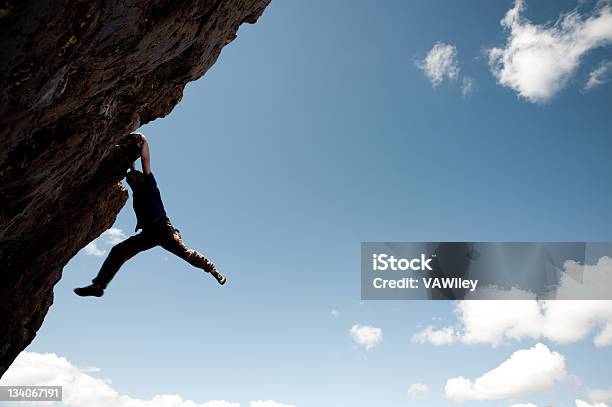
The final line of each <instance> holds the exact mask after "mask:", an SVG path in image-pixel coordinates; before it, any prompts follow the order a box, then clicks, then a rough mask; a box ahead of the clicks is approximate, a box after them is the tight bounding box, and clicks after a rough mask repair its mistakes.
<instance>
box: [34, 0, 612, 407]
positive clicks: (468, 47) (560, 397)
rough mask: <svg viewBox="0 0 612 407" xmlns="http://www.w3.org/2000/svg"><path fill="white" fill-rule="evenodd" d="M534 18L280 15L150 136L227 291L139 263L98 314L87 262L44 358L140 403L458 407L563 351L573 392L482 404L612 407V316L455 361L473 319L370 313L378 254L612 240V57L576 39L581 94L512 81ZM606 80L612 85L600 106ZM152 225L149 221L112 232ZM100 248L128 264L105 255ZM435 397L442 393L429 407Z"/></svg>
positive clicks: (549, 76)
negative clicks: (450, 387) (460, 245)
mask: <svg viewBox="0 0 612 407" xmlns="http://www.w3.org/2000/svg"><path fill="white" fill-rule="evenodd" d="M606 4H607V3H603V5H597V4H596V3H594V2H582V3H581V4H580V5H577V4H576V2H571V1H564V2H560V1H539V2H535V1H530V2H527V3H526V4H525V6H526V9H524V10H522V11H521V16H522V18H523V19H524V20H519V21H517V22H516V26H515V27H514V30H515V31H514V33H515V34H516V35H517V36H519V35H524V33H523V31H521V30H522V29H524V28H525V27H528V24H529V21H531V24H533V25H540V27H539V28H540V29H541V30H544V33H545V34H546V33H550V32H549V31H546V30H547V29H551V27H552V24H553V23H554V22H555V21H556V20H557V19H558V18H559V16H560V15H561V14H562V13H568V12H571V11H576V13H578V14H579V15H580V16H581V18H582V20H580V21H582V23H585V21H586V20H585V19H587V18H588V17H589V16H591V17H592V18H595V17H594V16H597V10H600V11H601V10H602V8H605V7H606ZM513 7H514V3H512V2H510V1H498V2H490V1H470V2H449V1H413V2H405V1H391V0H387V1H385V2H383V3H377V4H373V3H372V2H366V1H341V0H336V1H333V2H328V1H315V0H312V1H308V2H304V1H295V0H283V1H280V0H276V1H273V2H272V4H271V5H270V6H269V7H268V8H267V9H266V11H265V13H264V15H263V16H262V17H261V19H260V20H259V22H258V23H257V24H255V25H252V26H243V27H241V29H240V31H239V35H238V38H237V39H236V41H234V42H233V43H232V44H230V45H228V46H227V47H226V48H224V49H223V52H222V54H221V57H220V58H219V60H218V62H217V63H216V64H215V65H214V66H213V67H212V68H211V69H210V71H209V72H208V73H207V74H206V76H205V77H204V78H202V79H200V80H198V81H196V82H194V83H191V84H189V85H188V86H187V88H186V89H185V94H184V97H183V100H182V102H181V103H180V104H179V105H178V106H177V107H176V108H175V109H174V111H173V112H172V113H171V114H170V115H169V116H168V117H166V118H164V119H158V120H156V121H155V122H153V123H150V124H148V125H146V126H144V127H143V128H142V129H141V130H142V131H143V132H144V133H145V134H146V135H147V137H148V139H149V142H150V145H151V155H152V167H153V172H154V173H155V175H156V178H157V180H158V183H159V186H160V189H161V191H162V197H163V198H164V203H165V206H166V209H167V211H168V214H169V216H170V218H171V219H172V221H173V223H174V224H175V226H176V227H177V228H179V229H180V230H181V233H182V235H183V238H184V240H185V242H186V243H187V244H188V245H189V246H192V247H193V248H196V249H198V250H200V251H202V252H203V253H204V254H206V255H207V256H209V257H210V258H211V259H212V260H213V261H214V262H215V263H216V264H217V266H218V268H219V269H220V270H221V271H222V272H223V273H224V274H226V275H227V277H228V284H227V285H226V286H223V287H220V286H218V285H217V284H216V282H215V281H214V279H212V278H211V277H210V276H207V275H204V274H202V273H201V272H199V271H198V270H197V269H193V268H191V267H190V266H189V265H188V264H186V263H184V262H183V261H181V260H180V259H177V258H174V257H173V256H172V255H171V254H168V253H166V252H164V251H163V250H162V249H160V248H156V249H153V250H151V251H150V252H147V253H143V254H140V255H139V256H137V257H136V258H134V259H133V260H131V261H130V262H129V263H127V264H126V265H125V266H124V268H123V269H122V270H121V271H120V273H119V274H118V276H117V277H116V279H115V280H114V281H113V282H112V283H111V285H110V286H109V289H108V291H107V293H106V294H105V296H104V297H103V298H101V299H91V298H90V299H83V298H79V297H76V296H75V295H74V294H73V293H72V288H74V287H77V286H81V285H83V284H85V283H87V282H89V280H90V279H91V278H92V277H93V276H94V275H95V273H96V272H97V270H98V268H99V266H100V264H101V263H102V260H103V257H99V256H92V255H88V254H86V253H84V252H81V253H80V254H79V255H78V256H76V257H75V258H74V259H73V260H72V261H71V262H70V263H69V265H68V266H67V267H66V268H65V270H64V277H63V279H62V280H61V281H60V283H59V284H58V285H57V286H56V288H55V303H54V305H53V307H52V308H51V311H50V312H49V314H48V316H47V318H46V320H45V324H44V326H43V327H42V329H41V330H40V331H39V333H38V336H37V337H36V339H35V340H34V342H33V343H32V345H31V346H30V347H29V348H28V349H27V350H28V351H29V352H36V353H45V352H52V353H55V354H57V355H59V356H62V357H65V358H66V359H67V360H69V361H70V362H71V363H72V364H73V365H75V366H78V367H90V366H95V367H97V368H99V369H100V371H99V372H92V373H90V374H91V375H92V376H93V377H98V378H108V379H111V380H112V384H111V385H112V388H114V389H115V390H116V391H117V392H118V393H120V394H122V395H129V396H130V397H134V398H141V399H150V398H152V397H153V396H154V395H156V394H179V395H180V396H181V397H182V398H184V399H186V400H194V401H196V402H198V403H203V402H205V401H207V400H229V401H233V402H239V403H242V404H241V405H243V406H247V405H248V403H249V402H250V401H253V400H276V401H277V402H279V403H284V404H287V405H295V406H297V407H306V406H337V407H340V406H351V407H360V406H364V407H365V406H372V405H385V406H389V407H394V406H408V405H427V406H432V407H437V406H451V405H459V404H457V403H455V402H454V401H453V400H449V399H448V398H445V393H444V386H445V384H446V383H447V380H448V379H450V378H454V377H458V376H464V377H466V378H468V379H470V380H474V379H475V378H477V377H479V376H481V375H483V374H484V373H486V372H488V371H490V370H492V369H493V368H495V367H497V366H498V365H499V364H501V363H502V362H503V361H505V360H507V359H508V358H510V356H511V355H512V354H513V352H516V351H519V350H526V349H531V348H532V347H534V346H535V344H536V343H538V342H541V343H543V344H544V345H545V346H547V348H548V349H549V350H550V352H558V353H559V354H561V355H563V356H564V357H565V369H566V372H567V374H566V376H565V377H564V378H563V379H562V380H559V381H558V382H555V383H554V384H553V385H551V386H548V387H546V386H544V387H546V389H545V390H538V391H533V392H530V393H528V394H522V393H521V395H519V396H513V397H505V398H500V399H496V400H484V401H467V402H465V403H464V404H463V405H465V406H472V405H486V406H511V405H513V404H515V403H519V402H522V403H527V402H531V403H534V404H535V405H537V406H542V407H543V406H544V405H545V403H550V404H552V405H554V406H573V405H574V400H575V399H577V398H578V399H581V400H586V401H589V402H590V403H595V401H597V400H596V399H598V398H597V397H595V399H593V398H591V399H589V395H588V393H587V391H588V389H608V388H611V386H612V381H611V380H610V379H609V364H610V363H611V362H612V347H611V346H608V345H605V346H596V345H595V344H594V343H593V337H594V336H596V335H597V332H599V331H600V330H601V329H602V328H603V326H604V325H605V323H612V322H611V321H612V317H610V316H609V315H608V314H607V313H606V312H607V311H606V310H605V309H604V310H603V311H602V310H601V309H600V310H594V311H593V313H594V314H593V315H594V317H593V319H592V320H589V321H587V322H584V324H583V325H580V323H579V322H576V324H577V325H576V327H577V328H576V329H578V328H580V327H585V326H587V333H585V334H584V335H583V336H582V337H580V338H579V339H576V340H570V341H565V343H563V342H564V341H563V340H561V339H559V337H558V336H555V335H554V334H549V333H542V332H540V333H539V334H538V335H535V334H534V335H535V336H540V337H539V338H535V337H531V338H530V337H529V335H528V334H525V335H524V336H522V337H520V339H518V340H514V339H508V338H506V339H505V340H503V341H501V343H499V344H497V345H496V346H495V344H493V343H491V342H490V341H489V342H487V341H486V340H483V341H481V342H479V343H475V344H465V343H463V342H462V340H457V339H455V340H454V342H453V343H450V344H447V345H443V346H436V345H434V344H432V343H430V341H424V342H425V343H417V342H415V341H412V340H411V338H412V337H413V335H415V334H417V333H419V332H420V331H422V330H423V329H425V328H426V327H427V326H428V325H432V326H434V327H435V328H436V329H438V328H440V327H445V326H460V327H461V326H463V325H462V324H464V323H465V321H463V320H462V319H461V315H467V314H461V312H460V311H459V307H460V305H459V304H456V303H452V302H425V301H403V302H402V301H380V302H377V301H364V302H362V301H360V297H359V295H360V287H359V282H360V276H359V270H360V267H359V260H360V256H359V250H360V242H362V241H429V240H431V241H449V240H458V241H489V240H490V241H610V240H612V229H610V228H609V225H610V224H612V211H610V210H609V208H610V207H612V189H611V188H610V187H609V174H610V173H612V160H610V150H611V148H612V140H611V139H610V130H611V129H612V114H611V111H610V110H611V107H612V92H611V91H612V81H610V82H607V81H606V78H608V76H606V70H607V69H610V70H612V68H606V67H607V66H608V65H606V61H609V60H612V47H611V46H610V45H609V44H610V41H611V40H612V37H611V38H609V39H608V40H607V42H606V40H605V38H607V37H606V35H607V34H605V33H604V34H603V38H604V40H601V41H599V42H597V41H595V40H593V39H592V38H590V39H589V38H587V39H584V38H580V36H581V35H582V36H584V35H586V34H580V32H578V31H579V30H578V31H571V30H569V31H567V32H564V33H561V34H565V35H566V37H568V36H569V37H571V36H572V35H574V36H575V37H577V39H576V38H574V37H571V39H575V41H573V40H572V41H569V40H568V41H566V42H563V41H564V40H562V39H561V40H559V44H556V45H557V46H558V49H561V50H562V54H567V53H568V52H572V51H575V49H574V48H572V47H576V46H579V44H580V43H581V41H582V42H583V43H586V44H590V45H589V47H587V50H586V51H584V52H582V53H579V54H580V55H579V57H578V58H577V61H570V62H568V63H570V65H571V63H574V65H571V66H570V68H571V69H570V68H568V69H569V71H567V72H565V73H564V72H559V71H558V69H559V66H560V65H562V64H560V63H558V62H559V61H558V60H555V59H554V58H552V61H553V62H555V63H550V61H551V60H550V59H549V60H547V59H546V58H543V59H542V61H541V62H538V64H536V65H537V66H538V67H539V68H541V70H542V73H541V76H538V77H536V78H535V79H532V78H527V79H525V77H523V76H521V75H526V76H529V74H530V72H532V71H529V70H527V72H523V71H521V69H518V68H517V67H516V66H505V68H507V69H508V70H507V71H504V72H502V73H500V75H502V74H504V75H506V76H508V75H509V74H508V72H511V71H512V70H513V69H516V72H514V73H512V75H510V76H509V78H508V77H506V78H505V79H500V77H499V76H498V77H496V75H495V72H494V69H492V68H491V67H490V65H489V53H488V50H489V49H491V48H496V47H497V48H500V49H502V50H505V51H507V52H516V54H513V55H514V56H515V57H516V58H515V62H516V63H517V64H519V63H520V58H521V57H522V56H524V54H521V52H523V51H524V50H522V49H520V48H519V49H514V50H513V49H509V47H507V45H508V43H507V41H508V38H509V35H510V33H511V31H510V30H511V29H512V28H511V27H507V28H504V27H502V26H501V25H500V20H501V19H502V18H503V17H504V15H505V14H506V13H507V12H508V11H509V10H511V9H512V8H513ZM568 21H569V20H568ZM580 21H579V22H576V21H574V20H571V21H570V22H572V23H574V24H578V25H579V24H580ZM606 21H607V20H606ZM545 24H548V25H545ZM585 24H586V23H585ZM606 27H607V24H605V23H604V30H603V31H606V30H605V28H606ZM553 34H554V33H553ZM557 34H559V33H557ZM561 34H559V35H560V36H561V37H562V35H561ZM521 38H522V37H521ZM563 38H565V37H563ZM532 39H533V38H532ZM537 39H538V38H537V37H536V38H535V40H537ZM589 40H590V41H589ZM439 42H440V43H441V44H443V45H444V46H448V47H454V48H453V51H454V54H453V55H454V58H453V60H452V61H450V64H451V67H453V69H454V70H455V71H454V72H456V74H454V76H455V78H454V79H453V78H452V77H451V78H449V77H448V75H447V76H443V78H444V79H443V80H442V82H441V83H440V84H439V85H437V86H433V85H432V81H431V80H430V78H428V77H427V75H426V73H427V70H426V69H421V68H419V66H421V67H422V66H424V65H423V62H422V61H423V60H425V59H426V58H427V56H428V54H429V53H430V51H431V50H432V48H433V47H434V45H435V44H436V43H439ZM568 44H569V45H568ZM576 44H578V45H576ZM563 47H569V48H567V49H564V48H563ZM447 49H448V48H447ZM528 56H529V55H527V56H526V57H525V58H527V57H528ZM446 62H449V61H446ZM566 62H567V61H566ZM433 68H436V69H437V68H440V67H439V66H433ZM433 68H432V69H433ZM519 68H520V66H519ZM598 68H599V69H600V71H601V72H600V74H601V75H600V76H598V77H597V78H596V79H598V80H599V81H600V82H603V83H601V84H599V83H597V86H592V87H591V88H590V89H586V87H587V83H588V81H589V78H590V77H592V76H593V75H595V74H592V73H593V72H594V71H595V70H597V69H598ZM444 72H446V73H447V74H448V72H449V71H448V70H447V71H444ZM451 72H453V70H452V69H451ZM451 76H453V74H451ZM466 77H467V78H470V79H471V80H472V81H473V89H472V91H471V92H470V93H469V94H467V95H463V94H462V85H463V80H464V78H466ZM504 80H505V81H506V82H505V86H504ZM534 81H535V82H534ZM547 81H548V82H547ZM512 83H514V85H512ZM543 83H544V84H543ZM593 83H595V82H593ZM546 84H549V86H548V85H546ZM134 225H135V219H134V216H133V213H132V209H131V202H130V203H128V205H126V206H125V208H124V209H123V210H122V212H121V213H120V215H119V217H118V219H117V222H116V223H115V225H114V228H118V229H121V230H123V231H124V232H125V233H126V234H130V233H131V231H132V230H133V228H134ZM98 247H99V248H100V249H101V250H108V248H109V246H108V245H107V244H106V243H105V239H104V238H102V239H101V240H100V241H98ZM576 306H577V307H580V306H581V303H579V302H576ZM332 310H336V311H337V315H335V316H334V315H332V314H331V312H332ZM466 312H467V311H466ZM551 318H552V317H551ZM598 318H599V319H598ZM605 318H609V319H605ZM593 321H595V322H593ZM602 321H603V322H602ZM606 321H607V322H606ZM494 323H495V319H493V321H492V324H494ZM355 325H359V326H362V327H363V326H366V327H368V326H371V327H375V328H379V329H380V330H381V332H382V340H376V338H375V339H374V340H373V342H372V343H373V344H372V346H371V348H369V349H367V350H366V346H363V344H362V345H360V344H359V343H357V342H356V341H355V338H354V337H352V336H351V333H350V331H351V328H352V327H353V326H355ZM570 326H572V325H571V324H570ZM529 329H535V328H533V326H530V327H529ZM570 329H571V328H570ZM610 329H612V328H610ZM375 336H376V335H375ZM606 376H608V377H606ZM414 383H422V384H426V385H427V386H428V387H429V389H430V394H429V395H427V396H425V398H422V399H421V400H420V401H414V400H411V397H410V396H409V394H408V393H409V392H408V390H409V387H410V385H411V384H414ZM610 398H611V399H612V396H610ZM599 399H601V400H605V398H599ZM608 402H609V401H608ZM589 405H591V404H589ZM593 405H594V404H593ZM269 406H273V405H272V404H269ZM261 407H267V406H264V405H261Z"/></svg>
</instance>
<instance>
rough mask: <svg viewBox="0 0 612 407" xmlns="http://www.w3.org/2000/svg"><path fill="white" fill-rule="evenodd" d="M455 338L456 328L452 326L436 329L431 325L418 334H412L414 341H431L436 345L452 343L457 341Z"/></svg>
mask: <svg viewBox="0 0 612 407" xmlns="http://www.w3.org/2000/svg"><path fill="white" fill-rule="evenodd" d="M455 340H456V336H455V329H454V328H453V327H451V326H449V327H446V328H442V329H437V330H436V329H434V328H433V326H431V325H430V326H428V327H427V328H425V329H424V330H422V331H421V332H419V333H418V334H416V335H413V336H412V342H416V343H431V344H433V345H436V346H439V345H450V344H451V343H453V342H455Z"/></svg>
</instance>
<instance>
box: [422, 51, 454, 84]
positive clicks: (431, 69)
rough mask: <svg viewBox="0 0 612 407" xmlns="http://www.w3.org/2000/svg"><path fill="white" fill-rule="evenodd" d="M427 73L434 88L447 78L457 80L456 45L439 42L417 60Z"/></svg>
mask: <svg viewBox="0 0 612 407" xmlns="http://www.w3.org/2000/svg"><path fill="white" fill-rule="evenodd" d="M415 64H416V66H417V67H418V68H419V69H421V70H422V71H423V73H425V76H427V78H428V79H429V80H430V81H431V86H433V87H434V88H435V87H437V86H439V85H440V84H441V83H442V82H443V81H444V79H445V78H447V79H450V80H456V79H457V77H458V75H459V65H458V64H457V48H456V47H455V46H454V45H450V44H445V43H443V42H437V43H436V44H435V45H434V46H433V48H432V49H431V50H430V51H429V52H428V53H427V56H425V58H424V59H422V60H418V61H416V62H415Z"/></svg>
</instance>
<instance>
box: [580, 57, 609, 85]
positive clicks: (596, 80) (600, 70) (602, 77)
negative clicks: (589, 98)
mask: <svg viewBox="0 0 612 407" xmlns="http://www.w3.org/2000/svg"><path fill="white" fill-rule="evenodd" d="M610 70H612V61H604V62H602V63H601V64H599V66H598V67H597V68H595V69H593V70H592V71H591V73H589V79H588V80H587V83H586V85H584V90H591V89H593V88H595V87H597V86H599V85H603V84H604V83H606V82H607V81H608V77H609V74H610Z"/></svg>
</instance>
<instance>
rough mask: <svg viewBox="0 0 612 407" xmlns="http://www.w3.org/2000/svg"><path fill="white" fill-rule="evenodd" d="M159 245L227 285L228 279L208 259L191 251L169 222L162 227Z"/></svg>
mask: <svg viewBox="0 0 612 407" xmlns="http://www.w3.org/2000/svg"><path fill="white" fill-rule="evenodd" d="M160 234H161V236H160V239H159V245H160V246H161V247H163V248H164V249H166V250H168V251H169V252H170V253H172V254H175V255H177V256H178V257H180V258H181V259H183V260H185V261H186V262H187V263H189V264H191V265H192V266H194V267H197V268H200V269H202V270H204V271H206V272H207V273H210V274H211V275H212V276H213V277H215V278H216V279H217V281H218V282H219V284H221V285H223V284H225V281H226V278H225V277H224V276H223V275H222V274H221V273H219V271H218V270H217V269H216V267H215V265H214V264H213V263H212V262H211V261H210V260H209V259H207V258H206V257H205V256H204V255H202V254H200V253H198V252H197V251H195V250H192V249H189V248H188V247H187V246H185V244H184V243H183V240H182V239H181V234H180V232H179V231H178V230H177V229H176V228H174V226H172V224H171V223H170V222H169V221H168V222H164V224H163V225H161V230H160Z"/></svg>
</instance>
